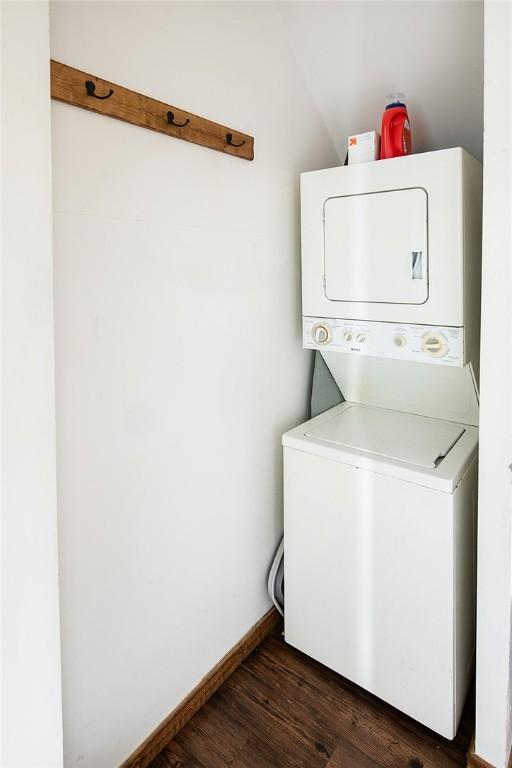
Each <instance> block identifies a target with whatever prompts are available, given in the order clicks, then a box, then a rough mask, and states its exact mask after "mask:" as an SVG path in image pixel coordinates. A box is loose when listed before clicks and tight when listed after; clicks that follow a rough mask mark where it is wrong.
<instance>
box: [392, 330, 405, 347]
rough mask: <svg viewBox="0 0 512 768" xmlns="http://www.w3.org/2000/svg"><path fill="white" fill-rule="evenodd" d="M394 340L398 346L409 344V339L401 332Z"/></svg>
mask: <svg viewBox="0 0 512 768" xmlns="http://www.w3.org/2000/svg"><path fill="white" fill-rule="evenodd" d="M393 341H394V343H395V346H397V347H405V345H406V344H407V339H406V338H405V336H403V335H402V334H401V333H397V335H396V336H395V337H394V338H393Z"/></svg>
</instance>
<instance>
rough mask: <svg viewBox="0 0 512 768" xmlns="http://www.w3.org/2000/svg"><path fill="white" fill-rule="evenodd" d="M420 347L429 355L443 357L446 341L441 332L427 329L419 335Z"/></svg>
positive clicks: (446, 349) (446, 348) (446, 346)
mask: <svg viewBox="0 0 512 768" xmlns="http://www.w3.org/2000/svg"><path fill="white" fill-rule="evenodd" d="M421 349H422V351H423V352H426V353H427V355H430V357H444V355H446V353H447V352H448V342H447V340H446V337H445V336H443V334H442V333H438V332H436V331H428V332H427V333H424V334H423V336H422V337H421Z"/></svg>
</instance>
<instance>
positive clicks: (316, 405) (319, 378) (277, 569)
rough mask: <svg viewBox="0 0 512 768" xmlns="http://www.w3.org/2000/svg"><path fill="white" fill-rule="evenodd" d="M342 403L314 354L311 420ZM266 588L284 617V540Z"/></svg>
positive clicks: (331, 381) (327, 370)
mask: <svg viewBox="0 0 512 768" xmlns="http://www.w3.org/2000/svg"><path fill="white" fill-rule="evenodd" d="M342 402H343V395H342V394H341V392H340V390H339V387H338V385H337V384H336V382H335V380H334V378H333V376H332V374H331V372H330V370H329V368H328V367H327V365H326V363H325V360H324V359H323V357H322V355H321V354H320V353H319V352H316V353H315V367H314V369H313V383H312V386H311V418H314V417H315V416H318V415H319V414H320V413H324V411H328V410H329V408H334V406H335V405H339V403H342ZM267 587H268V594H269V595H270V599H271V600H272V602H273V603H274V605H275V607H276V608H277V610H278V611H279V613H280V614H281V616H284V538H282V539H281V542H280V544H279V546H278V548H277V552H276V554H275V555H274V559H273V561H272V565H271V567H270V572H269V574H268V582H267Z"/></svg>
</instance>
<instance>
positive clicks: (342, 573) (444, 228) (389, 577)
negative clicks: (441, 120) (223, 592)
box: [283, 149, 481, 738]
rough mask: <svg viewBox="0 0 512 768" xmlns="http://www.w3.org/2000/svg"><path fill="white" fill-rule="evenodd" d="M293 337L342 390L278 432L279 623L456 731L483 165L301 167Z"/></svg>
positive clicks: (463, 663)
mask: <svg viewBox="0 0 512 768" xmlns="http://www.w3.org/2000/svg"><path fill="white" fill-rule="evenodd" d="M301 206H302V273H303V345H304V347H306V348H309V349H319V350H320V351H321V353H322V355H323V357H324V359H325V361H326V363H327V365H328V367H329V369H330V371H331V373H332V374H333V376H334V378H335V379H336V382H337V383H338V386H339V387H340V390H341V391H342V393H343V395H344V397H345V399H346V402H344V403H342V404H341V405H339V406H336V407H335V408H333V409H331V410H330V411H328V412H326V413H324V414H322V415H320V416H317V417H316V418H315V419H312V420H311V421H309V422H307V423H306V424H302V425H301V426H299V427H297V428H295V429H293V430H291V431H290V432H288V433H287V434H285V435H284V436H283V446H284V502H285V503H284V508H285V512H284V514H285V535H284V543H285V558H284V563H285V566H284V570H285V575H284V580H285V638H286V640H287V642H289V643H291V644H292V645H294V646H295V647H297V648H299V649H300V650H302V651H304V652H305V653H307V654H309V655H310V656H312V657H313V658H315V659H317V660H319V661H320V662H322V663H324V664H326V665H327V666H328V667H330V668H332V669H334V670H336V671H337V672H339V673H341V674H342V675H344V676H345V677H347V678H349V679H350V680H353V681H354V682H355V683H357V684H358V685H361V686H362V687H364V688H365V689H367V690H369V691H371V692H372V693H374V694H375V695H377V696H379V697H380V698H382V699H384V700H385V701H388V702H389V703H390V704H392V705H393V706H395V707H397V708H398V709H400V710H402V711H403V712H405V713H407V714H408V715H410V716H411V717H413V718H415V719H417V720H418V721H420V722H422V723H424V724H425V725H427V726H428V727H429V728H432V729H433V730H435V731H437V732H438V733H440V734H442V735H443V736H446V737H447V738H453V737H454V736H455V734H456V731H457V727H458V723H459V720H460V715H461V712H462V708H463V704H464V700H465V697H466V693H467V690H468V686H469V682H470V679H471V672H472V665H473V659H474V633H475V530H476V528H475V526H476V494H477V450H478V429H477V425H478V390H477V381H478V347H479V290H480V267H479V253H480V226H481V167H480V165H479V164H478V163H477V161H475V160H474V159H473V158H471V157H470V156H469V155H467V153H465V152H464V151H463V150H461V149H453V150H443V151H441V152H433V153H426V154H423V155H413V156H409V157H405V158H397V159H395V160H385V161H381V162H374V163H367V164H362V165H359V166H349V167H343V168H333V169H329V170H326V171H316V172H313V173H308V174H303V176H302V178H301Z"/></svg>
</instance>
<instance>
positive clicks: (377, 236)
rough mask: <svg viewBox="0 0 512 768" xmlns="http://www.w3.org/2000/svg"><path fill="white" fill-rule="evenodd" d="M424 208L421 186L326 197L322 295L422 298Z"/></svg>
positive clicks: (424, 298)
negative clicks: (323, 289) (323, 285)
mask: <svg viewBox="0 0 512 768" xmlns="http://www.w3.org/2000/svg"><path fill="white" fill-rule="evenodd" d="M427 213H428V201H427V193H426V191H425V190H424V189H423V188H421V187H416V188H413V189H399V190H392V191H389V192H373V193H371V194H362V195H347V196H344V197H330V198H328V199H327V200H326V201H325V203H324V260H325V263H324V273H325V295H326V297H327V298H328V299H329V300H331V301H356V302H366V303H388V304H423V303H424V302H425V301H427V299H428V236H427Z"/></svg>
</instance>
